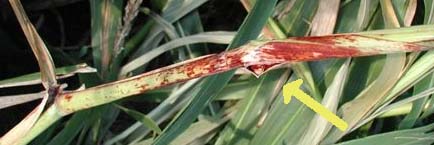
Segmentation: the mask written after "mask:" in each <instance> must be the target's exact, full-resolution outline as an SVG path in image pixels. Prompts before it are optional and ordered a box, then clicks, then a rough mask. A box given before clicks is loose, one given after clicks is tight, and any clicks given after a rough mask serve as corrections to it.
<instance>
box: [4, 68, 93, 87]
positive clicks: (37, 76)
mask: <svg viewBox="0 0 434 145" xmlns="http://www.w3.org/2000/svg"><path fill="white" fill-rule="evenodd" d="M93 72H96V70H95V69H94V68H92V67H89V66H87V64H78V65H73V66H66V67H61V68H57V69H56V70H55V73H56V76H57V78H58V79H63V78H67V77H70V76H73V75H74V74H77V73H93ZM41 82H42V81H41V73H39V72H37V73H32V74H27V75H22V76H18V77H14V78H9V79H5V80H1V81H0V88H7V87H17V86H26V85H35V84H39V83H41Z"/></svg>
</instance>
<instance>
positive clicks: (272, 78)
mask: <svg viewBox="0 0 434 145" xmlns="http://www.w3.org/2000/svg"><path fill="white" fill-rule="evenodd" d="M288 75H289V72H288V70H286V71H285V70H275V71H270V72H269V73H267V74H264V75H263V76H261V77H260V78H258V79H255V80H252V81H251V82H250V83H249V84H250V85H251V86H252V88H251V89H250V90H249V93H248V94H247V95H246V97H245V98H244V99H243V100H242V101H241V102H240V106H239V108H240V109H239V110H238V111H237V113H236V115H235V117H234V118H233V119H231V121H230V122H229V123H228V124H227V125H226V127H225V129H224V130H223V131H221V132H220V137H219V139H218V140H217V143H216V144H224V145H229V144H248V143H249V141H250V138H249V136H251V135H253V134H254V132H255V131H256V129H257V127H256V126H257V124H258V122H259V120H260V117H261V113H252V112H263V110H264V109H268V106H267V105H268V102H271V101H270V100H272V99H271V98H274V97H275V96H276V95H278V92H280V89H281V88H282V86H283V85H284V82H286V79H287V77H288Z"/></svg>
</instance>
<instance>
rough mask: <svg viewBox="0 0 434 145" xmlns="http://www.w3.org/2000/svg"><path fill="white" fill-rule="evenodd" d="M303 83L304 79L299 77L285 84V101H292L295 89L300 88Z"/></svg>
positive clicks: (286, 102)
mask: <svg viewBox="0 0 434 145" xmlns="http://www.w3.org/2000/svg"><path fill="white" fill-rule="evenodd" d="M301 84H303V80H302V79H298V80H296V81H293V82H290V83H288V84H286V85H284V86H283V103H285V104H288V103H289V102H291V97H292V96H293V94H294V92H295V91H297V90H299V89H300V86H301Z"/></svg>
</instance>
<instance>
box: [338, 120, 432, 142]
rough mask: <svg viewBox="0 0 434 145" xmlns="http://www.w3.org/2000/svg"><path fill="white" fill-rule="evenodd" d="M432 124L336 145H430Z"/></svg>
mask: <svg viewBox="0 0 434 145" xmlns="http://www.w3.org/2000/svg"><path fill="white" fill-rule="evenodd" d="M432 129H434V124H431V125H427V126H424V127H420V128H415V129H407V130H399V131H392V132H388V133H383V134H377V135H372V136H368V137H364V138H360V139H355V140H350V141H346V142H343V143H339V144H338V145H367V144H381V145H396V144H405V145H430V144H432V143H434V138H432V136H433V135H434V134H433V133H432V132H431V133H429V131H431V130H432Z"/></svg>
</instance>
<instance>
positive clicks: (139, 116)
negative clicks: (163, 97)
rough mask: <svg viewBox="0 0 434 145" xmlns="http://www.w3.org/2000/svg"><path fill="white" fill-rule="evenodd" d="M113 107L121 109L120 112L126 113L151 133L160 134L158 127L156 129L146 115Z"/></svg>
mask: <svg viewBox="0 0 434 145" xmlns="http://www.w3.org/2000/svg"><path fill="white" fill-rule="evenodd" d="M115 106H116V107H117V108H119V109H121V110H122V111H124V112H125V113H127V114H128V115H129V116H131V117H133V118H134V119H136V120H137V121H140V122H141V123H142V124H143V125H145V126H146V127H148V128H150V129H151V130H152V131H154V132H156V133H158V134H160V133H161V132H162V131H161V129H160V127H158V125H157V124H156V123H155V122H154V120H152V119H151V118H149V117H148V116H146V115H144V114H142V113H140V112H138V111H135V110H132V109H128V108H125V107H123V106H120V105H115Z"/></svg>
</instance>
